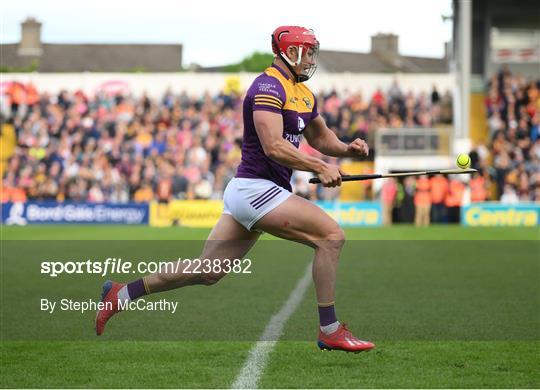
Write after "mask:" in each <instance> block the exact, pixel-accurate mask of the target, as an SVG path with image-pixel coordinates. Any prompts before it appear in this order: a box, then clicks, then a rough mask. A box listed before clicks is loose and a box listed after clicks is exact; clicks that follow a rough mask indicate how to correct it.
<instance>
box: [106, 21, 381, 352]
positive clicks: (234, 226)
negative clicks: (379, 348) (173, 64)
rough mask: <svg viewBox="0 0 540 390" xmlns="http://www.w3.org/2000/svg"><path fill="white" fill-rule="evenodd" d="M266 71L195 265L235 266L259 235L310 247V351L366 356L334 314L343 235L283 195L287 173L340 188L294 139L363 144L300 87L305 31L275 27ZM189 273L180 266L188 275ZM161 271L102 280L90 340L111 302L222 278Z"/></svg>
mask: <svg viewBox="0 0 540 390" xmlns="http://www.w3.org/2000/svg"><path fill="white" fill-rule="evenodd" d="M272 51H273V53H274V57H275V58H274V62H273V63H272V65H271V66H270V67H269V68H267V69H266V70H265V71H264V73H262V74H261V75H260V76H258V77H257V78H256V79H255V80H254V81H253V84H252V85H251V87H250V88H249V90H248V91H247V95H246V97H245V100H244V107H243V115H244V137H243V143H242V161H241V163H240V165H239V167H238V170H237V173H236V177H235V178H234V179H232V180H231V181H230V182H229V184H228V185H227V188H226V190H225V192H224V195H223V201H224V210H223V214H222V216H221V218H220V219H219V221H218V223H217V224H216V226H215V227H214V229H213V230H212V232H211V233H210V235H209V237H208V239H207V241H206V243H205V246H204V248H203V253H202V254H201V256H200V259H225V258H227V259H236V258H238V259H241V258H243V256H244V255H245V254H246V253H247V252H248V251H249V249H250V248H251V247H252V246H253V244H255V242H256V241H257V239H258V238H259V236H260V234H261V233H262V232H267V233H270V234H272V235H274V236H277V237H281V238H284V239H286V240H293V241H297V242H301V243H303V244H306V245H309V246H310V247H312V248H313V249H314V261H313V281H314V283H315V290H316V295H317V303H318V313H319V320H320V326H319V337H318V346H319V348H321V349H336V350H343V351H348V352H360V351H364V350H369V349H372V348H373V347H374V344H372V343H370V342H368V341H362V340H360V339H358V338H356V337H354V336H353V335H352V334H351V332H350V331H349V330H348V329H347V327H346V326H345V324H342V323H340V322H339V321H338V319H337V317H336V314H335V310H334V290H335V285H336V269H337V266H338V263H339V257H340V252H341V249H342V247H343V244H344V241H345V234H344V232H343V230H342V229H341V228H340V227H339V225H338V224H337V223H336V222H335V221H334V220H333V219H332V218H331V217H330V216H329V215H328V214H326V213H325V212H324V211H323V210H322V209H320V208H319V207H317V206H316V205H314V204H313V203H311V202H310V201H308V200H306V199H303V198H301V197H299V196H296V195H294V194H293V193H292V192H291V184H290V180H291V174H292V171H293V169H297V170H302V171H308V172H313V173H314V174H315V175H316V176H317V177H318V178H319V179H320V181H321V183H322V184H323V185H324V186H326V187H335V186H339V185H341V174H342V173H341V172H340V170H339V168H338V166H336V165H331V164H328V163H326V162H324V161H323V160H321V159H319V158H315V157H311V156H309V155H306V154H303V153H301V152H300V151H299V150H298V146H299V143H300V138H301V137H302V136H303V137H305V138H306V140H307V142H308V143H309V144H310V145H311V146H312V147H313V148H315V149H317V150H318V151H320V152H321V153H322V154H325V155H328V156H334V157H354V156H366V155H367V154H368V146H367V144H366V143H365V142H364V141H362V140H360V139H356V140H354V141H353V142H352V143H350V144H345V143H343V142H341V141H340V140H339V139H338V138H337V137H336V135H335V134H334V133H333V132H332V131H331V130H330V129H329V128H328V127H327V126H326V124H325V122H324V119H323V118H322V117H321V116H320V115H319V113H318V111H317V101H316V100H315V96H314V95H313V93H312V92H311V91H310V90H309V88H308V87H307V86H306V85H304V82H305V81H307V80H309V79H310V78H311V77H312V76H313V73H314V72H315V69H316V68H317V55H318V51H319V42H318V41H317V39H316V38H315V35H314V33H313V31H312V30H308V29H306V28H303V27H298V26H282V27H278V28H277V29H276V30H275V31H274V32H273V34H272ZM187 266H189V265H186V267H187ZM182 270H183V268H182V267H179V269H178V270H177V272H171V270H162V271H160V272H157V273H155V274H151V275H147V276H145V277H144V278H142V279H138V280H135V281H133V282H131V283H128V284H121V283H116V282H111V281H107V282H106V283H105V285H104V286H103V294H102V301H104V302H112V307H113V309H112V310H101V311H99V312H98V314H97V317H96V332H97V334H98V335H100V334H102V333H103V331H104V328H105V324H106V323H107V321H108V320H109V319H110V318H111V316H112V315H113V314H115V313H116V312H118V311H119V310H118V304H117V303H118V301H119V300H122V301H126V300H127V301H129V300H134V299H137V298H139V297H141V296H143V295H146V294H150V293H156V292H160V291H166V290H171V289H175V288H179V287H184V286H188V285H193V284H206V285H211V284H214V283H217V282H218V281H219V280H220V279H221V278H222V277H224V276H225V275H226V273H224V272H218V273H215V272H210V273H202V274H193V273H183V272H182Z"/></svg>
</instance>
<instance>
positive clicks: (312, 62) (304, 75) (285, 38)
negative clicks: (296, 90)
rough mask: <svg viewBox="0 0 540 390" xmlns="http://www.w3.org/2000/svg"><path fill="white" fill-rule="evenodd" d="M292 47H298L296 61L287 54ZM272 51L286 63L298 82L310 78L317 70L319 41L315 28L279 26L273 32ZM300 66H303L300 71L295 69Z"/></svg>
mask: <svg viewBox="0 0 540 390" xmlns="http://www.w3.org/2000/svg"><path fill="white" fill-rule="evenodd" d="M290 47H294V48H296V51H297V58H296V61H292V60H291V59H290V58H289V57H288V56H287V54H286V53H287V50H288V49H289V48H290ZM272 51H273V52H274V55H275V56H277V57H279V58H280V59H281V60H282V61H283V62H284V63H285V65H286V66H287V68H288V69H289V70H290V71H291V73H292V74H293V76H294V78H295V81H296V82H297V83H302V82H304V81H307V80H309V79H310V78H311V77H312V76H313V74H314V73H315V71H316V70H317V59H318V56H319V41H317V39H316V38H315V34H314V33H313V30H308V29H306V28H303V27H296V26H283V27H278V28H277V29H276V30H275V31H274V33H273V34H272ZM298 66H301V68H302V69H301V71H300V72H299V73H297V71H296V69H295V68H297V67H298Z"/></svg>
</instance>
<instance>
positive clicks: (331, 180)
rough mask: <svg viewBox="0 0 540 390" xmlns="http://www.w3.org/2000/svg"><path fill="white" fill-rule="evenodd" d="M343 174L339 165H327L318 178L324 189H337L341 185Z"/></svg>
mask: <svg viewBox="0 0 540 390" xmlns="http://www.w3.org/2000/svg"><path fill="white" fill-rule="evenodd" d="M341 175H342V172H341V171H340V170H339V167H338V166H337V165H331V164H326V165H325V167H324V168H323V170H322V171H321V172H319V173H318V174H317V177H318V178H319V180H320V181H321V184H322V185H323V186H324V187H337V186H340V185H341Z"/></svg>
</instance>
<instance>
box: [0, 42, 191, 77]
mask: <svg viewBox="0 0 540 390" xmlns="http://www.w3.org/2000/svg"><path fill="white" fill-rule="evenodd" d="M18 47H19V45H18V44H6V45H0V50H1V57H2V63H1V66H2V67H9V68H25V67H28V66H30V65H31V64H32V62H33V61H37V62H36V64H37V70H38V71H40V72H85V71H93V72H122V71H134V70H141V71H147V72H172V71H179V70H180V69H181V66H182V45H180V44H178V45H169V44H167V45H159V44H158V45H153V44H149V45H148V44H144V45H139V44H111V45H100V44H42V45H41V48H42V50H43V52H42V54H41V55H40V56H20V55H18Z"/></svg>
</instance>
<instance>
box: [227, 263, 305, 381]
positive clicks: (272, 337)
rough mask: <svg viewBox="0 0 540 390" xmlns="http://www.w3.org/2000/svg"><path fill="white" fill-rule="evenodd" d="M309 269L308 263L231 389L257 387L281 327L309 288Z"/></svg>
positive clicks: (265, 329)
mask: <svg viewBox="0 0 540 390" xmlns="http://www.w3.org/2000/svg"><path fill="white" fill-rule="evenodd" d="M311 268H312V263H311V262H310V263H309V264H308V266H307V268H306V271H305V272H304V275H302V277H301V278H300V280H299V281H298V283H297V284H296V287H295V288H294V290H292V292H291V294H290V295H289V298H288V299H287V301H286V302H285V303H284V304H283V306H282V307H281V309H280V310H279V312H277V313H276V314H274V315H273V316H272V318H271V319H270V321H269V322H268V324H267V325H266V328H264V332H263V334H262V335H261V337H260V339H259V341H257V343H256V344H255V345H254V346H253V348H252V349H251V351H250V352H249V356H248V358H247V360H246V362H245V363H244V366H243V367H242V369H241V370H240V372H239V373H238V376H237V377H236V380H235V381H234V382H233V384H232V385H231V389H255V388H256V387H257V383H258V382H259V379H260V378H261V375H262V373H263V371H264V368H265V366H266V362H267V361H268V355H270V352H272V350H273V349H274V346H275V345H276V343H277V341H278V340H279V338H280V337H281V334H282V333H283V327H284V326H285V324H286V323H287V321H288V320H289V318H290V317H291V315H292V314H293V313H294V312H295V310H296V308H297V307H298V305H299V304H300V302H301V301H302V298H303V297H304V294H305V292H306V290H307V288H308V287H309V284H310V282H311Z"/></svg>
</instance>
